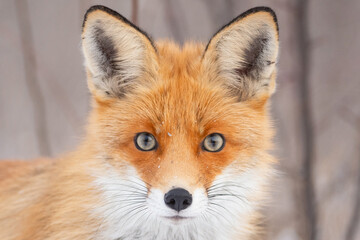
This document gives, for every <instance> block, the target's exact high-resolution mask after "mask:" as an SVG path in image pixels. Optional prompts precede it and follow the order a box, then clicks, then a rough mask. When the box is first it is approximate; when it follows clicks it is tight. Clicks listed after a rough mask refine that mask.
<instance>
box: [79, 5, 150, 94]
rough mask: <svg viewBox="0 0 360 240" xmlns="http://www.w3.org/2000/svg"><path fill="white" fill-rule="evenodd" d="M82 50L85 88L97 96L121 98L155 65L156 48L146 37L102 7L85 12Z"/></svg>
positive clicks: (124, 19)
mask: <svg viewBox="0 0 360 240" xmlns="http://www.w3.org/2000/svg"><path fill="white" fill-rule="evenodd" d="M82 49H83V53H84V57H85V65H86V70H87V74H88V85H89V88H90V91H91V92H92V93H93V94H94V95H96V96H98V97H122V96H124V95H125V94H126V93H127V92H128V91H129V90H130V89H131V88H133V87H135V86H136V84H139V81H141V79H145V78H146V77H144V75H146V74H149V73H150V72H151V70H152V69H153V68H154V67H155V65H156V64H155V62H156V60H155V59H156V49H155V46H154V45H153V42H152V41H151V39H150V38H149V37H148V35H147V34H146V33H145V32H143V31H142V30H140V29H139V28H138V27H136V26H135V25H133V24H132V23H131V22H129V21H128V20H127V19H126V18H124V17H123V16H121V15H120V14H118V13H117V12H115V11H113V10H111V9H109V8H106V7H104V6H93V7H91V8H90V9H89V10H88V11H87V12H86V14H85V18H84V22H83V31H82ZM150 74H151V73H150ZM140 85H141V84H140Z"/></svg>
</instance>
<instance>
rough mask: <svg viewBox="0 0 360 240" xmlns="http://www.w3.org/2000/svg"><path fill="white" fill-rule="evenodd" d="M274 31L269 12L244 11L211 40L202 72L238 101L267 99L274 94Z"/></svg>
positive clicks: (276, 36)
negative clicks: (222, 86) (224, 86)
mask: <svg viewBox="0 0 360 240" xmlns="http://www.w3.org/2000/svg"><path fill="white" fill-rule="evenodd" d="M278 30H279V29H278V25H277V19H276V15H275V13H274V12H273V11H272V10H271V9H270V8H267V7H257V8H253V9H250V10H248V11H247V12H245V13H243V14H241V15H240V16H238V17H237V18H235V19H234V20H233V21H231V22H230V23H229V24H227V25H226V26H224V27H223V28H222V29H221V30H220V31H218V32H217V33H216V34H215V35H214V36H213V37H212V39H211V40H210V42H209V43H208V45H207V47H206V50H205V53H204V56H203V64H204V66H205V68H206V71H207V72H211V73H212V74H211V76H212V77H213V78H216V79H213V80H216V81H221V83H224V84H225V85H226V87H227V88H228V89H229V90H230V93H231V94H233V95H234V96H236V97H238V99H239V100H240V101H245V100H248V99H252V98H255V97H265V98H268V97H269V96H270V95H271V93H272V92H274V90H275V75H276V69H275V65H276V61H277V57H278V49H279V33H278V32H279V31H278ZM214 76H216V77H214Z"/></svg>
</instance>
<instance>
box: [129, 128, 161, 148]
mask: <svg viewBox="0 0 360 240" xmlns="http://www.w3.org/2000/svg"><path fill="white" fill-rule="evenodd" d="M134 142H135V146H136V148H137V149H139V150H141V151H151V150H155V149H156V147H157V142H156V139H155V137H154V136H153V135H152V134H151V133H147V132H142V133H138V134H136V136H135V138H134Z"/></svg>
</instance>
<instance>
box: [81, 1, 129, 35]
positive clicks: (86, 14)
mask: <svg viewBox="0 0 360 240" xmlns="http://www.w3.org/2000/svg"><path fill="white" fill-rule="evenodd" d="M97 10H100V11H103V12H106V13H107V14H109V15H111V16H114V17H116V18H117V19H119V20H122V21H123V22H126V23H128V24H131V25H132V23H131V22H130V21H129V20H127V19H126V18H125V17H123V16H122V15H121V14H120V13H118V12H116V11H114V10H112V9H111V8H108V7H105V6H103V5H94V6H91V7H90V8H89V9H88V10H87V11H86V13H85V16H84V21H83V24H82V28H83V30H84V26H85V23H86V20H87V18H88V16H89V14H90V13H92V12H94V11H97Z"/></svg>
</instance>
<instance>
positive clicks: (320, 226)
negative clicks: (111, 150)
mask: <svg viewBox="0 0 360 240" xmlns="http://www.w3.org/2000/svg"><path fill="white" fill-rule="evenodd" d="M94 4H103V5H105V6H108V7H110V8H113V9H114V10H116V11H118V12H119V13H121V14H122V15H124V16H125V17H126V18H128V19H130V20H132V21H133V22H134V23H136V24H137V25H139V26H140V27H141V28H142V29H144V30H145V31H147V32H148V33H149V34H150V35H151V36H153V38H154V39H155V40H157V39H160V38H171V39H174V40H176V41H177V42H179V43H180V44H182V43H184V42H185V41H186V40H196V41H204V42H207V41H208V40H209V39H210V37H211V36H212V34H214V33H215V32H216V31H217V30H218V29H219V28H220V27H221V26H222V25H224V24H226V23H227V22H229V21H230V20H231V19H233V18H234V17H236V16H237V15H239V14H241V13H242V12H244V11H246V10H247V9H249V8H251V7H255V6H261V5H265V6H269V7H271V8H273V9H274V10H275V12H276V13H277V15H278V21H279V25H280V42H281V43H280V44H281V56H280V59H279V64H278V68H279V74H278V81H277V82H278V87H277V92H276V94H275V95H274V96H273V98H272V103H273V104H272V112H273V115H274V122H275V125H276V128H277V136H276V139H275V140H276V149H275V155H276V156H278V159H279V160H280V163H279V166H278V168H279V170H280V172H281V179H280V180H279V181H278V183H277V184H276V186H274V193H273V201H272V202H271V203H270V206H269V208H268V209H267V210H266V216H267V218H266V221H265V222H264V224H263V225H264V227H265V232H266V239H269V240H297V239H304V240H305V239H306V240H307V239H311V240H315V239H323V240H341V239H344V240H359V239H360V223H359V218H360V107H359V103H360V66H359V65H360V15H359V12H360V1H358V0H348V1H339V0H326V1H325V0H312V1H306V0H266V1H265V0H263V1H257V0H241V1H240V0H237V1H236V0H222V1H220V0H172V1H170V0H151V1H150V0H135V1H134V0H123V1H115V0H114V1H90V0H73V1H65V0H63V1H60V0H59V1H51V2H50V1H47V0H31V1H26V0H0V159H4V158H8V159H31V158H36V157H39V156H57V155H59V154H61V153H63V152H66V151H70V150H72V149H74V148H75V146H76V145H77V144H78V143H79V142H80V141H81V138H82V136H83V135H84V124H85V123H86V116H87V114H88V112H89V110H90V107H89V99H90V95H89V93H88V90H87V86H86V80H85V72H84V67H83V58H82V54H81V47H80V40H81V38H80V34H81V24H82V21H83V16H84V13H85V11H86V10H87V9H88V8H89V7H90V6H91V5H94ZM214 227H216V226H214Z"/></svg>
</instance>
